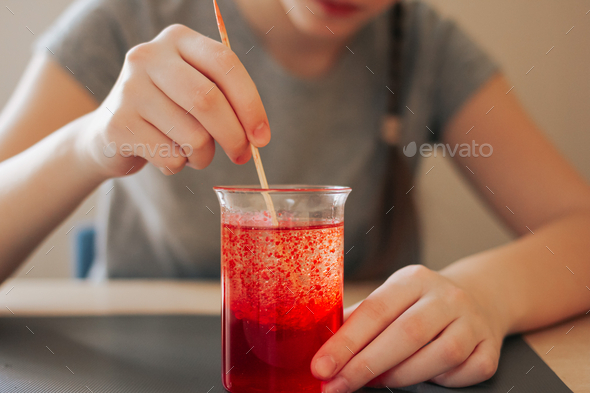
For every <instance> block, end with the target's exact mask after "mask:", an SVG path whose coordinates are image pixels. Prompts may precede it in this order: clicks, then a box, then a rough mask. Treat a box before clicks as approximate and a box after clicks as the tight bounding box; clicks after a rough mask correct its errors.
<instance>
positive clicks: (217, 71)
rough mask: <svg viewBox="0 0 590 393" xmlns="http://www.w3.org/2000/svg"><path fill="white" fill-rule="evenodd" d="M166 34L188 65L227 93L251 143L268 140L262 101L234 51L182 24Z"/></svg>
mask: <svg viewBox="0 0 590 393" xmlns="http://www.w3.org/2000/svg"><path fill="white" fill-rule="evenodd" d="M169 29H170V31H168V32H167V35H168V36H170V37H171V38H172V40H173V41H174V42H176V45H177V48H178V51H179V53H180V55H181V56H182V58H183V59H185V60H186V61H187V62H188V63H189V64H190V65H191V66H192V67H194V68H195V69H197V70H199V71H200V72H201V73H203V74H204V75H205V76H207V77H208V78H209V79H210V80H211V81H213V82H214V83H215V84H216V85H217V86H218V87H219V89H220V90H221V92H223V94H224V95H225V97H227V99H228V101H229V102H230V104H231V106H232V108H233V109H234V111H235V113H236V115H237V117H238V119H239V121H240V123H241V124H242V125H243V127H244V130H245V131H246V133H247V135H248V139H249V140H250V142H252V144H253V145H255V146H257V147H263V146H265V145H266V144H268V142H269V141H270V127H269V126H268V118H267V116H266V112H265V110H264V105H263V104H262V100H261V99H260V95H259V94H258V90H257V89H256V85H255V84H254V82H253V81H252V78H250V75H249V74H248V71H246V68H245V67H244V66H243V65H242V63H241V61H240V60H239V59H238V57H237V56H236V54H235V53H234V52H232V51H231V50H230V49H229V48H227V47H225V46H224V45H223V44H221V43H220V42H218V41H215V40H213V39H210V38H208V37H205V36H204V35H202V34H199V33H197V32H195V31H193V30H191V29H189V28H187V27H184V26H172V27H170V28H169ZM167 30H168V29H167Z"/></svg>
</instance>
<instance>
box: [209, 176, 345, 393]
mask: <svg viewBox="0 0 590 393" xmlns="http://www.w3.org/2000/svg"><path fill="white" fill-rule="evenodd" d="M214 190H215V192H216V193H217V197H218V199H219V203H220V205H221V274H222V278H221V283H222V352H223V360H222V380H223V385H224V387H225V388H226V389H227V390H229V391H230V392H232V393H244V392H318V393H319V392H320V391H321V386H320V381H319V380H317V379H315V378H314V377H313V376H312V374H311V370H310V364H311V359H312V358H313V356H314V355H315V353H316V352H317V350H318V349H319V348H320V347H321V346H322V344H323V343H324V342H325V341H326V340H328V338H330V337H331V336H332V335H333V334H334V333H335V332H336V330H337V329H338V328H339V327H340V326H341V325H342V290H343V262H344V252H343V251H344V244H343V243H344V203H345V201H346V198H347V196H348V194H349V193H350V191H351V189H350V188H347V187H334V186H278V187H275V188H271V189H269V190H261V189H260V188H259V187H214ZM265 194H266V195H265ZM268 196H270V198H271V199H272V202H273V204H274V209H275V212H276V217H277V221H278V226H277V225H275V224H274V223H273V220H272V219H271V214H270V212H269V210H268V208H267V204H266V202H265V197H266V198H268Z"/></svg>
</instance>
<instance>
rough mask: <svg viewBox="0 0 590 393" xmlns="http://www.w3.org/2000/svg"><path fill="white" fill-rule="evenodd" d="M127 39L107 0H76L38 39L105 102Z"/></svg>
mask: <svg viewBox="0 0 590 393" xmlns="http://www.w3.org/2000/svg"><path fill="white" fill-rule="evenodd" d="M127 46H128V45H127V43H126V40H125V36H124V34H123V31H122V29H121V25H120V23H119V22H118V20H117V18H115V17H114V10H113V8H112V6H111V5H110V4H109V3H108V0H77V1H75V2H74V3H73V4H72V5H71V6H70V7H69V8H68V9H67V10H66V11H65V12H64V13H63V14H62V15H61V16H60V17H59V18H58V19H57V20H56V21H55V22H54V23H53V24H52V25H51V27H50V28H49V29H48V30H47V31H45V32H44V33H43V35H42V36H41V37H40V38H39V39H38V40H36V41H35V43H34V46H33V50H34V51H36V52H39V51H45V52H47V53H48V54H49V55H50V56H52V57H54V58H55V60H56V61H57V62H58V63H59V64H60V65H61V66H62V67H64V69H65V70H67V71H68V72H71V73H72V74H73V76H74V78H75V79H76V80H77V81H78V82H80V84H82V85H83V86H85V87H86V88H87V89H88V90H89V91H90V92H91V93H92V94H93V95H94V98H95V99H96V101H97V102H102V101H103V100H104V99H105V98H106V96H107V95H108V93H109V91H110V90H111V88H112V87H113V85H114V84H115V82H116V80H117V77H118V75H119V73H120V71H121V68H122V66H123V63H124V61H125V53H126V52H127V49H128V48H127Z"/></svg>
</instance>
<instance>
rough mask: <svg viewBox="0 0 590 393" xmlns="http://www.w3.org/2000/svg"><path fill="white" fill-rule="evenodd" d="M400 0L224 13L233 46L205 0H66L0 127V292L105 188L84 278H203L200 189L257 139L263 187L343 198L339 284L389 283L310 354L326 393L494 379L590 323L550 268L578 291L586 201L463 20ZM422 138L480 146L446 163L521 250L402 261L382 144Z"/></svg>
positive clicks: (584, 270)
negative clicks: (543, 338) (511, 362)
mask: <svg viewBox="0 0 590 393" xmlns="http://www.w3.org/2000/svg"><path fill="white" fill-rule="evenodd" d="M394 3H396V2H395V0H372V1H362V0H298V1H296V0H233V1H232V0H225V1H223V2H221V4H220V7H221V11H222V13H223V16H224V19H225V21H226V25H227V27H228V32H229V36H230V37H231V41H232V45H233V51H230V50H228V49H226V48H225V47H224V46H223V45H222V44H221V43H219V42H218V41H217V38H218V33H217V27H216V25H215V19H214V16H213V15H214V14H213V7H212V4H211V2H210V1H209V0H167V1H162V0H122V1H115V0H81V1H78V2H76V3H75V4H74V5H73V6H72V7H71V8H70V9H69V10H68V12H67V13H66V14H65V15H64V16H63V17H62V18H61V19H60V20H59V21H58V22H57V23H56V24H55V25H54V26H53V27H52V28H51V29H50V30H49V31H48V32H47V33H46V34H45V35H44V36H43V37H42V38H41V39H40V40H39V41H37V44H36V47H35V48H36V50H35V54H34V57H33V59H32V61H31V63H30V65H29V67H28V68H27V70H26V72H25V75H24V77H23V80H22V82H21V83H20V85H19V87H18V88H17V91H16V92H15V94H14V96H13V97H12V99H11V101H10V102H9V104H8V105H7V107H6V108H5V110H4V112H3V115H2V117H1V120H0V161H1V162H0V190H1V192H0V216H2V218H3V219H2V221H0V228H1V229H2V236H1V237H0V274H1V276H2V277H3V278H5V277H7V276H8V275H9V274H10V273H11V272H12V271H14V269H15V268H16V267H17V266H18V265H19V263H21V262H22V261H23V260H24V259H25V258H26V256H27V255H28V254H29V252H30V251H31V250H32V249H33V248H34V247H35V246H36V245H37V244H38V243H39V242H40V241H41V240H42V239H43V238H44V237H45V236H46V235H47V234H48V233H49V232H50V231H51V230H52V229H53V228H55V227H56V226H57V225H58V224H59V223H60V222H61V221H62V220H63V219H64V218H65V217H66V216H67V215H68V214H69V213H70V212H71V211H72V210H73V209H75V207H76V206H77V205H78V204H79V203H80V202H81V201H82V200H83V199H84V198H85V197H86V196H87V195H88V194H90V193H91V192H92V191H93V190H94V189H96V188H97V187H98V186H99V185H100V184H102V183H104V182H105V181H107V180H109V179H111V180H109V182H108V183H107V185H106V188H105V189H104V192H102V196H103V203H102V208H101V211H100V213H99V214H98V217H99V219H100V222H99V226H98V250H99V251H98V256H97V260H96V262H95V263H94V266H93V271H92V275H93V276H97V277H98V276H103V277H217V276H218V275H219V262H218V252H219V251H218V250H219V244H218V241H219V240H218V239H219V236H218V233H219V231H218V230H216V229H215V228H217V225H219V223H218V219H217V217H216V216H215V215H213V214H211V212H210V210H209V209H208V208H209V207H212V206H215V205H216V203H217V202H216V200H215V196H214V194H213V192H212V191H211V186H213V185H217V184H244V183H256V174H255V171H254V170H253V168H252V167H250V166H237V165H234V164H244V163H246V162H248V160H249V159H250V149H249V144H253V145H254V146H257V147H264V146H266V145H267V144H268V143H269V142H270V138H271V127H270V125H272V129H273V132H274V135H273V136H274V138H273V143H272V144H270V145H269V146H268V147H267V148H266V149H264V150H263V159H264V162H265V164H266V170H267V176H268V177H269V178H270V179H271V180H272V181H273V182H276V183H308V184H341V185H347V186H351V187H352V188H353V190H354V192H353V193H352V194H351V196H350V198H349V201H348V202H347V218H346V221H347V239H346V242H347V244H349V245H350V246H353V245H354V246H355V247H354V250H353V251H352V252H350V253H349V254H347V260H346V263H345V271H346V273H345V274H346V276H347V277H348V278H376V277H377V278H382V279H384V278H386V277H387V275H389V278H387V280H386V281H385V282H384V283H383V285H382V286H381V287H379V288H378V289H377V290H376V291H375V292H373V293H372V294H371V295H370V296H369V297H368V298H367V299H366V300H365V301H363V302H362V303H361V304H360V305H357V306H354V307H352V308H350V309H348V310H346V312H345V318H346V322H345V324H344V325H343V326H342V328H341V329H340V330H339V331H338V332H337V333H336V334H335V335H334V336H333V337H332V338H331V339H330V340H328V341H327V342H326V343H325V345H324V346H323V347H322V348H321V349H320V350H319V351H318V353H317V354H316V356H315V358H314V359H313V361H312V363H311V369H312V372H313V373H314V375H315V376H316V377H317V378H319V379H322V380H324V381H326V384H325V386H324V389H325V391H326V392H340V393H342V392H347V391H353V390H355V389H357V388H359V387H361V386H363V385H366V384H369V385H372V386H389V387H393V386H404V385H410V384H414V383H417V382H420V381H425V380H430V381H433V382H435V383H438V384H441V385H445V386H465V385H470V384H474V383H477V382H480V381H482V380H485V379H487V378H489V377H491V376H492V375H493V374H494V372H495V370H496V367H497V363H498V357H499V352H500V347H501V343H502V339H503V337H504V336H506V335H507V334H510V333H515V332H520V331H525V330H529V329H534V328H538V327H541V326H544V325H548V324H551V323H554V322H556V321H558V320H561V319H564V318H567V317H570V316H572V315H575V314H578V313H580V312H582V311H585V310H586V309H587V308H588V300H587V293H585V292H583V291H585V288H584V287H583V285H582V284H580V283H578V282H577V281H575V279H573V278H572V276H571V274H570V273H569V272H568V271H567V270H566V268H565V262H564V261H565V260H567V266H568V267H569V268H570V269H572V270H573V271H575V272H576V273H577V275H576V277H583V276H584V275H585V274H586V275H588V274H590V266H589V264H588V263H587V259H588V254H589V252H590V246H589V245H588V243H587V242H586V241H585V239H587V238H588V236H590V189H589V188H588V185H587V184H586V183H585V182H584V181H583V180H582V179H581V178H580V176H579V175H578V174H576V173H575V171H574V170H573V169H572V168H571V167H570V166H569V165H568V164H567V163H566V161H565V160H564V159H563V158H562V157H560V156H559V155H558V153H557V152H556V151H555V149H554V148H553V147H552V146H551V144H550V143H549V142H548V141H547V140H546V139H545V138H544V137H543V136H542V134H541V133H540V132H539V130H538V129H537V128H536V126H535V125H534V124H533V122H532V121H531V120H530V119H529V117H527V115H526V114H525V113H524V112H523V110H522V108H521V107H520V105H519V104H518V102H517V101H516V99H515V98H514V96H513V95H512V94H506V92H507V91H508V90H509V85H508V84H507V82H506V80H505V79H504V77H503V76H502V73H501V71H500V70H499V68H498V67H497V66H496V64H495V63H494V62H493V61H492V60H491V59H490V58H489V57H488V56H486V54H485V53H483V52H482V51H481V50H480V49H478V48H477V47H476V46H475V45H474V44H473V43H472V42H471V41H470V40H469V39H468V38H467V37H466V36H465V35H464V34H463V33H462V32H461V31H460V30H459V29H458V28H457V26H456V25H454V24H453V23H452V22H449V21H445V20H442V19H441V18H440V17H439V16H438V15H437V14H436V13H434V12H433V11H432V10H431V9H429V7H428V6H426V5H425V4H422V3H419V2H412V3H404V4H401V5H400V4H399V3H398V4H394ZM392 7H394V8H393V9H392ZM392 97H393V98H392ZM263 104H264V105H263ZM492 106H494V110H493V112H492V113H489V114H488V115H486V112H487V111H488V110H489V108H491V107H492ZM386 115H388V116H386ZM472 127H474V129H477V130H478V133H477V134H476V133H471V134H468V133H466V131H467V130H469V129H471V128H472ZM382 130H385V132H384V133H383V134H382ZM474 135H477V137H478V138H481V140H477V141H476V140H474V139H473V136H474ZM428 141H431V142H435V141H442V142H444V143H445V144H449V145H450V146H455V145H461V144H468V145H473V146H475V145H474V144H475V143H476V142H477V143H478V145H482V144H486V143H487V144H489V145H490V146H491V147H492V148H493V154H492V155H489V150H485V151H484V152H483V153H484V154H480V153H479V152H478V151H475V150H474V151H472V152H471V153H470V154H456V155H455V156H454V160H455V162H456V163H457V165H458V167H460V168H462V169H463V172H464V173H465V175H466V177H467V178H468V179H469V181H470V182H471V184H472V185H473V187H474V188H475V189H476V190H478V191H479V192H480V193H481V195H482V197H483V198H484V199H485V200H486V201H487V202H488V203H489V205H490V206H491V208H492V209H494V210H495V211H496V213H497V214H498V215H499V216H500V217H501V218H502V219H504V221H505V223H506V224H507V225H508V226H509V227H510V228H511V229H512V230H514V231H515V232H516V233H517V234H519V235H520V237H519V239H518V240H516V241H514V242H512V243H510V244H507V245H505V246H503V247H499V248H497V249H493V250H489V251H486V252H482V253H480V254H477V255H473V256H471V257H468V258H464V259H462V260H460V261H457V262H455V263H453V264H451V265H450V266H448V267H447V268H445V269H443V270H442V271H439V272H434V271H430V270H428V269H427V268H425V267H421V266H420V265H415V263H417V262H419V260H418V255H417V252H416V249H417V248H416V244H417V243H416V242H415V238H414V237H411V236H407V235H408V234H409V235H412V234H413V228H414V226H413V224H412V223H413V222H414V221H413V220H412V219H411V218H408V216H409V213H411V205H410V204H409V198H410V197H411V193H410V194H409V196H408V195H407V194H408V193H407V191H408V190H409V189H410V187H411V178H410V177H409V176H408V174H411V172H412V170H413V168H415V165H416V157H417V156H414V158H403V159H402V158H401V157H402V156H401V155H400V154H399V150H398V149H397V148H395V147H391V145H393V146H395V145H398V146H401V145H403V146H406V145H410V143H411V142H415V143H417V145H418V146H421V145H422V144H423V143H425V142H428ZM216 148H220V149H222V150H223V151H224V152H225V154H226V155H227V157H224V156H223V155H222V154H215V150H216ZM408 151H409V150H408ZM407 154H408V155H411V154H410V153H407ZM146 164H147V165H146ZM187 166H188V167H189V168H185V167H187ZM144 167H145V168H144ZM390 171H393V172H390ZM383 179H386V180H385V181H386V183H385V188H384V189H382V188H381V184H382V181H383ZM488 186H489V187H490V188H492V189H494V190H495V193H494V194H492V193H490V192H489V191H488V190H487V187H488ZM394 201H395V202H394ZM507 205H509V206H510V207H511V210H512V211H514V214H513V213H512V211H509V210H508V209H506V206H507ZM391 206H395V208H393V210H391ZM388 209H389V210H388ZM386 211H387V213H386ZM389 211H392V213H393V215H394V216H393V220H392V219H390V217H392V215H389ZM384 218H385V219H389V220H386V221H381V220H383V219H384ZM392 223H393V224H392ZM400 223H401V225H402V226H401V227H400ZM373 225H376V226H377V228H376V229H375V230H374V231H375V232H374V233H372V234H369V235H372V236H373V237H371V236H369V235H365V232H366V231H367V230H368V229H369V228H371V227H372V226H373ZM396 226H397V227H396ZM528 228H531V230H532V231H529V229H528ZM533 231H534V234H533V233H532V232H533ZM392 238H393V239H395V240H397V243H395V242H391V241H390V239H392ZM372 239H376V240H372ZM547 245H550V247H551V248H552V249H553V250H556V254H558V255H559V256H558V255H552V253H550V252H547V249H546V246H547ZM411 264H412V265H411ZM405 265H408V266H406V267H403V268H401V269H399V270H397V271H396V272H395V273H393V272H394V270H395V269H396V268H399V267H401V266H405ZM427 343H430V344H429V345H426V344H427ZM349 349H350V350H349Z"/></svg>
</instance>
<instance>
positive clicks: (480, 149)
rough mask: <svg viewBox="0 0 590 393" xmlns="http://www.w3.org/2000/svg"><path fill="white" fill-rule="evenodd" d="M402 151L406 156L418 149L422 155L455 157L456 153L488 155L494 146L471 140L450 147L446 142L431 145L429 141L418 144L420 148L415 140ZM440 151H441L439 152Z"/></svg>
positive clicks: (477, 155) (413, 154)
mask: <svg viewBox="0 0 590 393" xmlns="http://www.w3.org/2000/svg"><path fill="white" fill-rule="evenodd" d="M403 151H404V154H405V156H406V157H414V156H415V155H416V153H417V152H418V151H419V152H420V155H421V156H422V157H438V156H439V155H442V156H443V157H446V156H447V154H448V155H449V156H450V157H455V155H456V154H458V155H459V157H480V156H481V157H486V158H487V157H489V156H491V155H492V153H493V152H494V148H493V147H492V145H490V144H489V143H484V144H482V145H480V144H477V143H475V141H471V145H470V144H468V143H461V144H458V143H456V144H455V145H454V146H453V147H451V146H450V145H449V144H448V143H447V144H444V143H435V144H434V145H431V144H429V143H423V144H422V145H420V149H418V147H417V146H416V142H410V143H408V145H407V146H404V147H403ZM441 151H442V153H440V152H441Z"/></svg>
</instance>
